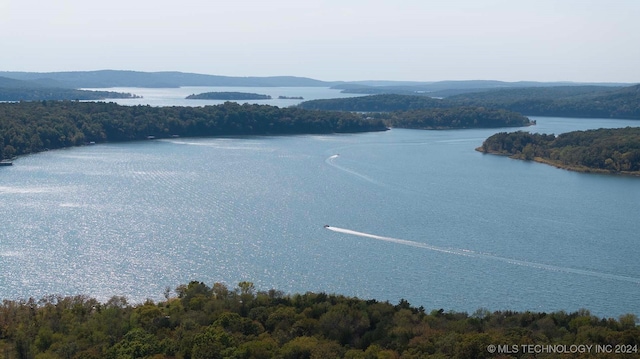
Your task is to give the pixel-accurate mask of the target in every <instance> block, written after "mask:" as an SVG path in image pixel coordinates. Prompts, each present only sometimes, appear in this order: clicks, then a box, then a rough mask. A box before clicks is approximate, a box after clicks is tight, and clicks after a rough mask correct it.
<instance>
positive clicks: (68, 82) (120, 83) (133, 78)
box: [0, 70, 337, 88]
mask: <svg viewBox="0 0 640 359" xmlns="http://www.w3.org/2000/svg"><path fill="white" fill-rule="evenodd" d="M0 76H2V77H6V78H11V79H16V80H23V81H30V82H36V83H38V82H39V83H44V82H47V81H48V82H51V83H57V84H59V85H58V86H57V87H67V88H108V87H148V88H161V87H165V88H171V87H182V86H238V87H329V86H333V85H335V84H337V82H325V81H320V80H314V79H311V78H306V77H295V76H271V77H231V76H217V75H203V74H195V73H186V72H177V71H166V72H140V71H120V70H98V71H70V72H8V71H4V72H2V71H0Z"/></svg>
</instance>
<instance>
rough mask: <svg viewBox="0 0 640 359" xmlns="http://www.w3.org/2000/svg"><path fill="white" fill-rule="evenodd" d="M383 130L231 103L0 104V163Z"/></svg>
mask: <svg viewBox="0 0 640 359" xmlns="http://www.w3.org/2000/svg"><path fill="white" fill-rule="evenodd" d="M385 130H387V126H386V125H385V123H384V122H383V121H382V120H379V119H373V118H365V117H364V116H363V115H361V114H356V113H350V112H328V111H309V110H303V109H299V108H279V107H275V106H267V105H250V104H243V105H240V104H238V103H235V102H226V103H224V104H222V105H216V106H204V107H151V106H121V105H118V104H115V103H105V102H75V101H62V102H59V101H42V102H21V103H4V104H0V158H12V157H13V156H18V155H22V154H27V153H34V152H40V151H43V150H46V149H57V148H63V147H71V146H80V145H83V144H87V143H92V142H94V143H100V142H116V141H134V140H144V139H148V138H169V137H185V136H186V137H197V136H241V135H278V134H327V133H347V132H366V131H385Z"/></svg>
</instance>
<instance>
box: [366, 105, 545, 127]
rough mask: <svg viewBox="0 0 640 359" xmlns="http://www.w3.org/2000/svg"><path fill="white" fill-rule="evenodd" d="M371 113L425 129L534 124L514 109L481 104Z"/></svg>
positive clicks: (392, 124)
mask: <svg viewBox="0 0 640 359" xmlns="http://www.w3.org/2000/svg"><path fill="white" fill-rule="evenodd" d="M372 116H373V117H380V118H384V119H385V123H386V124H387V125H388V126H389V127H398V128H412V129H427V130H438V129H459V128H460V129H461V128H498V127H523V126H530V125H533V124H535V122H532V121H530V120H529V119H528V118H527V117H525V116H522V115H521V114H519V113H517V112H513V111H507V110H498V109H487V108H483V107H454V108H431V109H420V110H410V111H394V112H391V113H385V114H372Z"/></svg>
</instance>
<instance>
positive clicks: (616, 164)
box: [477, 127, 640, 176]
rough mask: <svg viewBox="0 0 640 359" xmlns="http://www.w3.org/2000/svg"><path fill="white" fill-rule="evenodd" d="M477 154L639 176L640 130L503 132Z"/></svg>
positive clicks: (578, 169) (486, 143) (628, 128)
mask: <svg viewBox="0 0 640 359" xmlns="http://www.w3.org/2000/svg"><path fill="white" fill-rule="evenodd" d="M477 150H478V151H480V152H484V153H492V154H499V155H506V156H510V157H511V158H516V159H522V160H533V161H537V162H542V163H547V164H550V165H553V166H556V167H560V168H564V169H568V170H573V171H580V172H598V173H619V174H631V175H636V176H640V127H627V128H619V129H598V130H590V131H573V132H568V133H563V134H561V135H558V136H554V135H545V134H538V133H527V132H521V131H519V132H512V133H506V132H500V133H497V134H495V135H493V136H491V137H489V138H488V139H486V140H485V141H484V143H483V144H482V146H481V147H479V148H477Z"/></svg>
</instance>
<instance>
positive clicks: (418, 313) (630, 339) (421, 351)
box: [0, 281, 640, 359]
mask: <svg viewBox="0 0 640 359" xmlns="http://www.w3.org/2000/svg"><path fill="white" fill-rule="evenodd" d="M164 294H165V300H164V301H160V302H157V303H156V302H154V301H152V300H147V301H146V302H144V303H140V304H135V305H132V304H129V303H128V302H127V299H126V298H124V297H118V296H114V297H112V298H111V299H109V300H108V301H106V302H99V301H97V300H96V299H93V298H90V297H87V296H82V295H78V296H73V297H61V296H48V297H44V298H41V299H40V300H36V299H29V300H20V301H10V300H4V301H3V302H2V304H1V305H0V353H3V354H4V355H5V357H6V358H19V359H27V358H87V359H93V358H107V359H118V358H156V359H160V358H192V359H202V358H237V359H244V358H247V359H248V358H282V359H289V358H314V359H315V358H350V359H368V358H406V359H417V358H474V359H475V358H480V359H481V358H494V357H500V355H499V354H494V353H492V352H490V350H487V348H488V347H489V346H490V345H505V346H507V345H508V348H513V346H516V347H517V348H522V346H524V345H529V344H537V345H554V346H566V347H570V346H571V345H593V346H594V347H595V345H599V346H601V347H602V348H610V349H611V351H612V352H613V351H614V348H616V349H618V350H624V353H625V354H629V353H635V354H636V355H637V353H638V350H640V349H639V348H638V346H639V345H640V329H639V328H638V326H637V325H636V323H637V320H638V318H637V317H636V316H635V315H633V314H626V315H622V316H620V317H619V318H616V319H613V318H599V317H596V316H594V315H592V314H591V313H590V312H589V311H588V310H584V309H582V310H579V311H577V312H572V313H567V312H564V311H558V312H552V313H541V312H529V311H526V312H514V311H494V312H491V311H489V310H487V309H478V310H477V311H475V312H474V313H472V314H468V313H464V312H451V311H445V310H444V309H433V310H431V311H430V312H427V311H426V310H425V308H423V307H414V306H412V305H411V304H410V303H409V302H407V301H406V300H403V299H401V300H400V301H399V302H398V303H397V304H392V303H390V302H388V301H387V302H380V301H377V300H373V299H369V300H364V299H359V298H353V297H346V296H342V295H336V294H327V293H322V292H320V293H311V292H307V293H304V294H292V295H286V294H284V293H283V292H281V291H278V290H274V289H271V290H268V291H261V290H258V289H257V288H255V286H254V285H253V283H251V282H240V283H238V285H237V286H236V287H235V288H229V287H227V286H226V285H225V284H223V283H214V284H213V285H212V286H209V285H207V284H205V283H203V282H198V281H192V282H190V283H188V284H183V285H179V286H178V287H177V288H176V289H175V291H172V290H171V288H167V289H166V290H165V293H164ZM522 351H523V350H522V349H520V354H523V353H522ZM591 353H595V349H593V348H592V349H591ZM585 354H589V353H585ZM612 354H613V353H612ZM632 356H633V354H632ZM524 357H527V356H526V355H525V356H524ZM543 357H544V356H543Z"/></svg>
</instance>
